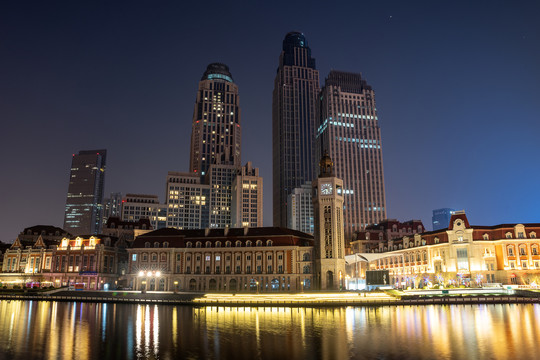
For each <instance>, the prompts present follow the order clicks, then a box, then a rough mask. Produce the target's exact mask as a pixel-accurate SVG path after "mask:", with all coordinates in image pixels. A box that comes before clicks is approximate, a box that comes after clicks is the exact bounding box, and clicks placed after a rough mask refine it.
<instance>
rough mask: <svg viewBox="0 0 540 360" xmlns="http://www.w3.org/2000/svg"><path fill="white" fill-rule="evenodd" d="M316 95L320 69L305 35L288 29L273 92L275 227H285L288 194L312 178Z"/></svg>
mask: <svg viewBox="0 0 540 360" xmlns="http://www.w3.org/2000/svg"><path fill="white" fill-rule="evenodd" d="M318 95H319V71H318V70H316V69H315V59H314V58H312V57H311V49H310V48H309V46H308V44H307V41H306V38H305V37H304V34H302V33H299V32H290V33H288V34H287V35H286V36H285V39H284V40H283V50H282V51H281V55H280V57H279V66H278V69H277V74H276V77H275V80H274V92H273V95H272V167H273V196H272V200H273V201H272V202H273V208H274V209H273V222H274V226H283V227H286V226H287V196H288V195H289V194H291V193H292V191H293V189H295V188H300V187H301V186H302V185H303V184H305V183H306V181H311V180H313V179H314V177H315V176H314V168H315V166H314V164H315V161H314V158H315V157H314V155H315V152H314V147H313V144H314V129H315V123H316V109H317V99H318ZM318 158H319V157H317V159H318Z"/></svg>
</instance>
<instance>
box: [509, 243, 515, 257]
mask: <svg viewBox="0 0 540 360" xmlns="http://www.w3.org/2000/svg"><path fill="white" fill-rule="evenodd" d="M507 253H508V256H514V247H513V246H512V245H510V246H508V247H507Z"/></svg>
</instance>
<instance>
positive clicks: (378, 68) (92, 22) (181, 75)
mask: <svg viewBox="0 0 540 360" xmlns="http://www.w3.org/2000/svg"><path fill="white" fill-rule="evenodd" d="M194 3H195V2H193V1H192V2H183V1H170V2H166V1H153V2H151V1H148V2H134V1H124V2H114V4H111V3H110V2H106V1H66V2H55V1H34V2H31V1H24V0H21V1H3V2H2V3H0V119H1V133H0V134H1V136H0V147H1V152H2V162H3V164H2V171H1V173H0V189H1V196H0V199H1V200H0V201H1V205H2V206H1V216H0V219H1V220H0V225H1V226H0V240H1V241H4V242H11V241H13V240H14V239H15V237H16V236H17V234H18V233H19V232H20V231H22V230H23V229H24V228H25V227H28V226H33V225H37V224H50V225H56V226H62V225H63V217H64V205H65V201H66V193H67V188H68V181H69V168H70V165H71V155H72V154H73V153H76V152H78V151H79V150H86V149H100V148H106V149H107V151H108V153H107V171H106V177H105V184H106V185H105V195H108V194H109V193H110V192H122V193H123V194H125V193H128V192H129V193H145V194H156V195H159V197H160V200H161V201H164V192H165V178H166V175H167V171H187V170H188V167H189V146H190V132H191V119H192V115H193V105H194V101H195V92H196V90H197V86H198V81H199V80H200V78H201V76H202V74H203V72H204V70H205V69H206V66H207V65H208V64H209V63H211V62H223V63H226V64H227V65H229V67H230V70H231V72H232V75H233V77H234V80H235V82H236V83H237V84H238V86H239V91H240V106H241V109H242V132H243V137H242V146H243V148H242V153H243V156H242V162H243V163H245V162H246V161H252V162H253V164H254V165H255V166H257V167H259V168H260V170H261V173H262V176H263V177H264V202H265V205H264V208H265V212H264V223H265V225H271V222H272V216H271V212H272V201H271V199H272V176H271V173H272V165H271V159H272V142H271V121H272V120H271V112H272V109H271V104H272V89H273V81H274V76H275V73H276V68H277V66H278V58H279V54H280V51H281V43H282V40H283V38H284V36H285V34H286V33H287V32H289V31H293V30H296V31H302V32H303V33H304V34H305V35H306V38H307V40H308V43H309V46H310V47H311V49H312V54H313V56H314V57H315V58H316V60H317V68H318V69H319V71H320V76H321V86H322V85H323V83H324V82H323V81H324V78H325V77H326V76H327V74H328V72H329V71H330V69H336V70H344V71H352V72H361V73H362V74H363V76H364V77H365V78H366V79H367V81H368V83H369V84H370V85H372V86H373V88H374V90H375V96H376V101H377V108H378V115H379V120H380V126H381V134H382V139H383V142H382V145H383V161H384V171H385V183H386V199H387V209H388V211H387V213H388V217H390V218H397V219H399V220H402V221H405V220H409V219H421V220H423V221H424V224H425V225H426V227H427V228H428V229H431V211H432V210H433V209H435V208H440V207H453V208H456V209H465V210H466V211H467V214H468V217H469V220H470V222H471V223H472V224H478V225H492V224H499V223H515V222H524V223H526V222H540V211H539V207H540V186H539V185H540V169H539V166H538V164H539V161H540V141H539V138H540V2H538V1H534V0H531V1H424V2H414V1H412V2H411V1H369V2H367V1H366V2H364V1H348V2H336V1H334V2H330V1H324V2H315V1H301V2H298V3H296V2H293V1H285V2H281V1H265V2H263V1H246V2H244V3H242V4H238V5H231V4H230V3H229V2H227V1H219V2H215V3H214V2H212V1H201V2H197V3H198V4H197V5H195V4H194Z"/></svg>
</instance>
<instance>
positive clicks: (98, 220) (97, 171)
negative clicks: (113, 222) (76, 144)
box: [64, 150, 107, 235]
mask: <svg viewBox="0 0 540 360" xmlns="http://www.w3.org/2000/svg"><path fill="white" fill-rule="evenodd" d="M106 158H107V150H83V151H79V154H74V155H73V158H72V160H71V172H70V176H69V187H68V194H67V200H66V210H65V216H64V230H66V231H67V232H69V233H71V234H73V235H91V234H97V233H99V232H101V225H102V220H103V218H102V216H103V213H102V211H103V186H104V181H105V162H106Z"/></svg>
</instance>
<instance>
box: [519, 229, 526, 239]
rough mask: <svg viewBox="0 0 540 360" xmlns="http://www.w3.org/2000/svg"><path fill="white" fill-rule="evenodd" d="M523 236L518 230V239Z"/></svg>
mask: <svg viewBox="0 0 540 360" xmlns="http://www.w3.org/2000/svg"><path fill="white" fill-rule="evenodd" d="M523 238H525V236H524V235H523V232H521V231H520V232H518V239H523Z"/></svg>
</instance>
